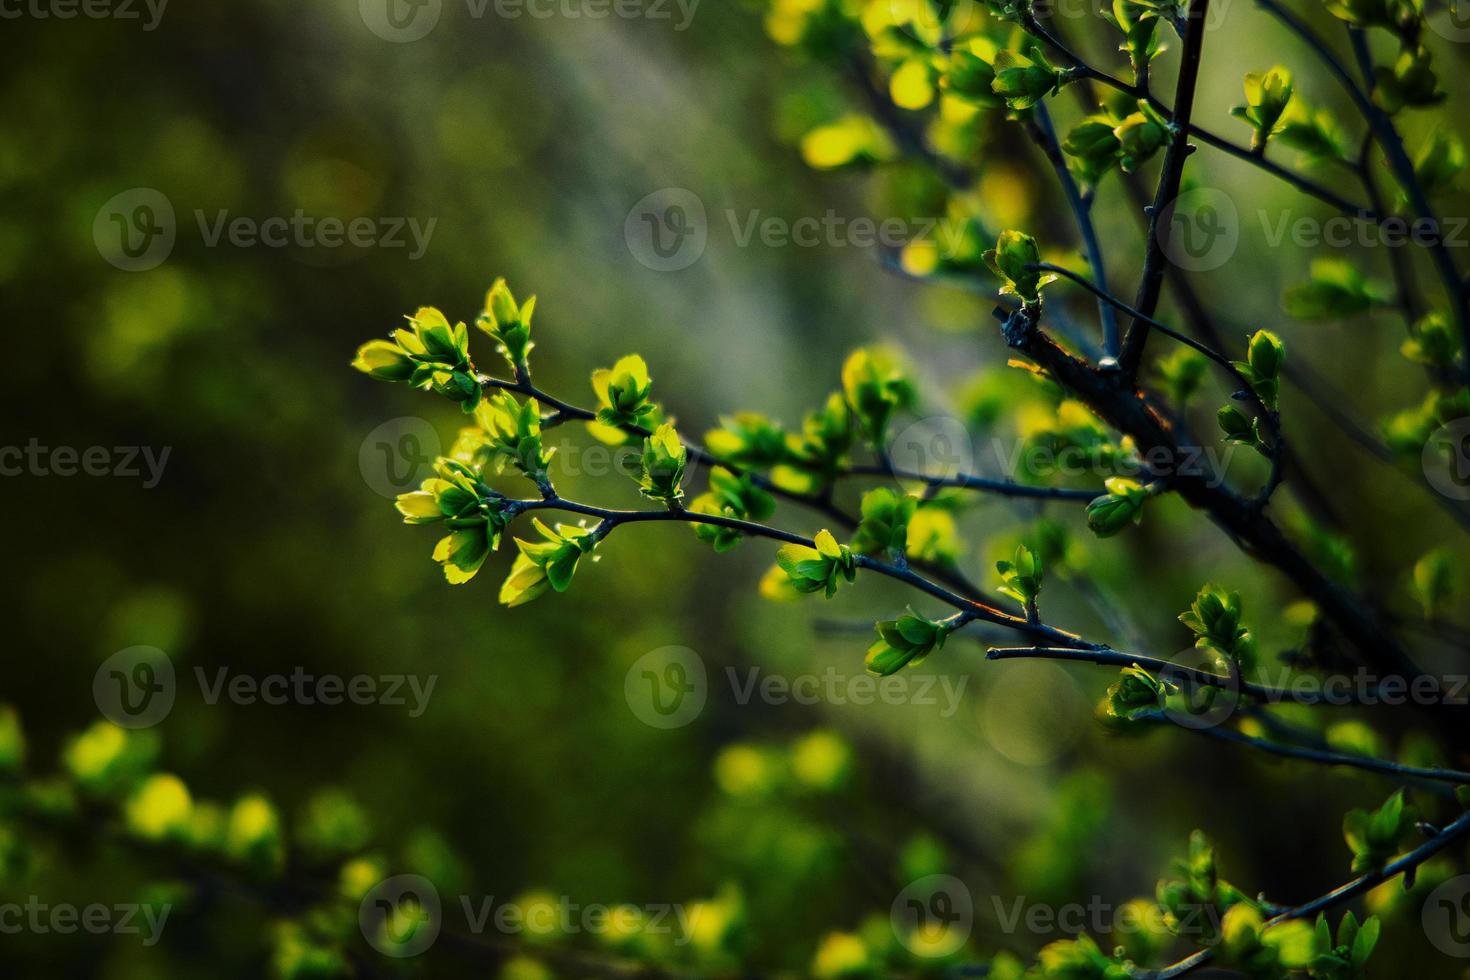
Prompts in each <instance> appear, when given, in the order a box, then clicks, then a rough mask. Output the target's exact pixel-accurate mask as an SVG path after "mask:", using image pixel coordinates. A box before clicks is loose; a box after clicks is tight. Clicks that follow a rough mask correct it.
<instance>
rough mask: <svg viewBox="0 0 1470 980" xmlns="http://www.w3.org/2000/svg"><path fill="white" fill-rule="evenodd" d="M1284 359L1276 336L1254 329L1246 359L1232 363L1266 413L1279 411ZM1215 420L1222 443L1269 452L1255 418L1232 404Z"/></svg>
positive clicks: (1266, 331)
mask: <svg viewBox="0 0 1470 980" xmlns="http://www.w3.org/2000/svg"><path fill="white" fill-rule="evenodd" d="M1285 358H1286V349H1285V348H1284V347H1283V346H1282V344H1281V341H1280V340H1279V339H1277V337H1276V335H1275V334H1273V333H1271V332H1270V331H1269V330H1257V331H1256V332H1255V333H1254V334H1252V335H1251V337H1250V340H1249V341H1247V343H1246V360H1244V361H1235V362H1233V363H1234V365H1235V368H1236V370H1237V371H1239V372H1240V374H1241V376H1242V377H1243V378H1245V380H1246V382H1247V383H1248V384H1249V385H1250V386H1251V390H1252V391H1254V392H1255V394H1256V397H1257V398H1259V399H1260V400H1261V404H1262V405H1264V406H1265V408H1266V411H1268V412H1272V413H1274V412H1276V411H1277V410H1278V409H1279V408H1280V398H1281V364H1282V362H1283V361H1284V360H1285ZM1242 394H1243V393H1242ZM1216 420H1217V421H1218V422H1219V424H1220V429H1221V430H1222V431H1223V432H1224V433H1225V441H1226V442H1233V443H1238V444H1241V445H1246V446H1251V447H1253V448H1255V449H1256V450H1258V451H1259V452H1261V453H1262V454H1266V455H1269V454H1270V453H1271V452H1272V451H1273V448H1272V446H1271V443H1270V441H1269V440H1268V439H1267V437H1266V434H1265V432H1264V431H1263V424H1264V420H1263V419H1262V418H1261V417H1260V416H1259V415H1258V416H1256V417H1254V418H1248V417H1246V414H1245V413H1244V412H1242V411H1241V410H1240V409H1238V408H1236V407H1235V406H1234V405H1226V406H1224V407H1223V408H1221V409H1220V411H1219V412H1218V413H1217V414H1216Z"/></svg>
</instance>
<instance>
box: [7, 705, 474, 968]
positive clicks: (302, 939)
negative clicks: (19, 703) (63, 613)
mask: <svg viewBox="0 0 1470 980" xmlns="http://www.w3.org/2000/svg"><path fill="white" fill-rule="evenodd" d="M161 749H162V744H161V741H160V739H159V737H158V735H157V733H156V732H155V731H154V730H151V729H143V730H127V729H123V728H119V727H118V726H116V725H113V724H112V723H110V722H106V721H99V722H97V723H95V724H93V725H92V726H91V727H90V728H87V729H86V730H85V731H82V732H80V733H78V734H77V735H75V736H74V737H72V738H70V739H68V740H67V741H66V743H65V744H64V745H63V747H62V750H61V757H60V770H59V772H57V773H56V774H54V775H45V776H31V775H28V774H27V768H28V766H27V762H28V760H27V754H28V753H27V744H26V739H25V735H24V732H23V730H22V728H21V725H20V721H19V718H18V717H17V715H16V713H15V712H14V711H13V710H12V709H10V708H9V707H4V706H0V851H3V861H0V863H3V864H4V865H5V867H6V868H7V869H8V870H7V874H8V875H9V876H11V880H12V881H15V882H23V881H25V880H27V879H29V878H31V877H32V876H33V875H35V874H38V873H39V872H40V870H41V867H40V865H41V864H42V863H43V858H42V855H43V854H44V853H49V852H50V847H49V845H48V844H47V842H48V841H54V840H56V839H86V838H91V837H96V838H98V839H99V840H100V839H107V840H108V841H110V842H116V843H117V844H120V845H122V846H123V847H124V848H127V849H131V850H132V851H133V852H134V853H135V854H136V855H137V856H138V857H139V858H140V860H141V861H142V863H143V865H144V866H145V867H147V868H148V869H150V874H149V880H148V882H147V883H146V884H144V885H143V886H142V887H141V890H140V891H139V892H138V893H137V898H138V900H139V902H140V904H143V905H152V904H167V905H168V906H170V907H171V908H173V909H175V910H178V914H185V915H187V914H197V913H198V912H200V911H201V910H203V909H206V908H207V904H208V902H207V888H208V882H209V881H211V880H213V879H216V878H225V879H231V880H234V881H236V882H237V883H238V884H239V886H240V890H241V891H242V892H243V893H245V894H247V895H248V894H252V893H254V894H256V895H257V897H258V898H259V900H260V901H263V902H266V903H271V902H273V900H274V897H275V896H276V895H278V894H279V893H280V890H281V889H289V890H291V893H292V894H294V895H296V896H297V900H296V903H295V905H294V906H293V908H292V909H290V910H287V909H284V908H279V907H276V908H272V909H271V912H272V915H273V916H274V917H275V918H276V920H277V922H276V925H275V926H274V928H273V931H272V935H271V938H270V945H271V947H272V954H271V962H272V972H273V974H274V975H275V976H278V977H281V978H283V980H305V978H309V977H310V978H329V977H347V976H351V975H353V969H352V966H351V962H352V957H353V955H354V954H355V953H356V952H357V951H358V950H359V949H360V948H361V944H362V939H363V937H362V934H361V932H360V926H359V920H358V906H359V904H360V903H361V902H362V900H363V898H364V896H365V895H367V894H368V893H369V892H370V891H371V890H372V888H373V887H375V886H376V885H377V884H378V883H379V882H381V881H382V880H384V879H385V878H387V877H388V876H389V875H390V874H392V873H393V872H394V871H395V870H400V869H405V868H409V869H413V870H414V871H416V872H418V873H421V874H424V875H426V876H428V877H430V878H431V879H432V880H435V881H439V882H441V883H443V884H444V885H446V886H452V887H461V886H460V885H459V884H458V883H459V882H462V881H463V877H464V872H463V867H462V865H461V863H460V861H459V859H458V858H457V857H456V856H455V855H454V854H453V852H452V851H451V850H450V849H449V847H448V845H447V844H445V842H444V841H443V839H442V838H441V837H439V836H438V835H437V834H436V833H434V832H433V831H431V830H429V829H427V828H424V829H420V830H418V831H416V832H414V833H412V834H410V835H408V836H407V837H405V838H403V839H402V840H400V841H398V842H397V843H393V842H391V841H383V840H380V839H379V836H378V834H377V833H376V832H375V831H374V829H373V827H372V823H371V821H370V819H369V817H368V815H367V813H366V812H365V811H364V810H363V808H362V807H361V806H360V805H359V804H358V803H357V802H356V801H355V800H353V799H352V797H350V796H349V795H347V794H346V793H343V792H342V791H340V790H336V789H332V788H325V789H322V790H320V791H318V792H317V793H316V794H315V795H314V796H312V797H311V798H309V799H308V800H307V801H306V802H305V804H304V805H303V807H302V809H301V811H300V813H299V815H298V816H297V817H295V818H294V819H291V818H288V817H287V816H286V815H285V814H283V813H282V811H281V809H280V808H279V807H278V806H277V805H276V804H275V803H274V802H272V801H271V799H270V798H269V797H268V796H266V795H265V794H264V793H261V792H247V793H243V794H241V795H240V796H238V797H237V798H236V799H235V800H234V801H233V802H231V803H220V802H216V801H214V800H210V799H204V798H200V797H198V796H196V795H195V792H194V791H192V790H191V789H190V787H189V785H188V784H187V783H186V782H185V781H184V780H183V779H182V778H180V777H179V776H177V775H175V774H173V773H170V772H166V771H162V770H160V769H159V768H158V760H159V756H160V753H161ZM190 869H192V872H191V871H190ZM303 872H307V875H306V877H305V878H303V877H302V873H303ZM306 881H310V882H312V883H313V884H311V885H310V886H309V887H307V886H306V885H305V882H306ZM381 938H383V940H384V941H386V942H390V943H397V942H406V941H408V940H409V939H411V938H412V932H411V930H404V931H402V932H399V931H394V932H393V933H392V935H391V938H390V937H388V936H385V937H381Z"/></svg>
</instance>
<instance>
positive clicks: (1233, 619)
mask: <svg viewBox="0 0 1470 980" xmlns="http://www.w3.org/2000/svg"><path fill="white" fill-rule="evenodd" d="M1179 621H1180V622H1181V623H1183V624H1184V625H1185V626H1187V627H1189V631H1190V632H1191V633H1193V634H1194V635H1195V641H1194V642H1195V646H1197V647H1208V648H1210V649H1214V650H1218V651H1219V652H1221V653H1223V654H1225V655H1226V656H1228V657H1229V658H1230V659H1231V660H1233V661H1235V663H1236V664H1237V665H1238V667H1239V668H1240V669H1241V670H1250V669H1252V668H1253V667H1254V666H1255V663H1256V638H1255V636H1254V635H1252V633H1251V631H1250V630H1249V629H1247V628H1246V627H1245V626H1244V625H1243V624H1242V623H1241V621H1240V593H1238V592H1227V591H1225V590H1224V589H1222V588H1221V587H1220V586H1218V585H1206V586H1205V587H1204V588H1202V589H1200V590H1199V593H1198V594H1197V595H1196V596H1195V597H1194V602H1192V603H1191V604H1190V606H1189V609H1188V610H1186V611H1185V612H1182V613H1180V614H1179Z"/></svg>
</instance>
